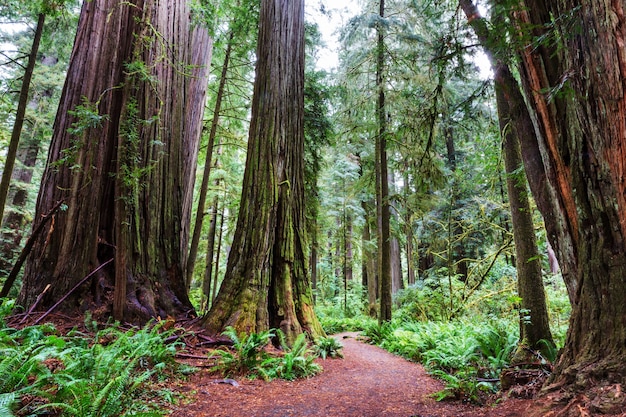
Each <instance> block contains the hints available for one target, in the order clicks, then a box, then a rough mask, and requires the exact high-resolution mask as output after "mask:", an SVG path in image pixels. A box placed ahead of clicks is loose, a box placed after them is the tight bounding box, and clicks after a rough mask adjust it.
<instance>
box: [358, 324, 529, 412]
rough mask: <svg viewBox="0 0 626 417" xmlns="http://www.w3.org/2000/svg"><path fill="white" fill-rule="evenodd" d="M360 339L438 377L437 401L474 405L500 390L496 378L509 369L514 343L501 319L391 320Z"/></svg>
mask: <svg viewBox="0 0 626 417" xmlns="http://www.w3.org/2000/svg"><path fill="white" fill-rule="evenodd" d="M364 335H365V336H367V337H369V338H370V339H371V341H372V342H373V343H375V344H377V345H379V346H380V347H382V348H384V349H386V350H388V351H390V352H392V353H395V354H398V355H400V356H403V357H405V358H407V359H410V360H413V361H416V362H421V363H422V364H424V366H426V368H427V369H428V370H429V372H431V373H432V374H433V375H435V376H437V377H439V378H440V379H442V380H443V381H444V382H445V384H446V387H445V388H444V389H443V390H442V391H440V392H438V393H437V394H436V398H437V399H438V400H442V399H447V398H454V399H462V400H466V401H471V402H476V403H480V402H482V399H483V397H485V395H487V394H490V393H493V392H496V391H497V390H498V384H499V380H498V376H499V374H500V371H501V370H502V369H504V368H505V367H507V366H508V365H509V363H510V360H511V358H512V355H513V353H514V351H515V348H516V347H517V340H518V336H517V334H516V328H515V326H514V325H512V324H511V323H509V322H507V321H504V320H499V321H498V320H493V321H490V322H477V321H472V322H470V321H468V320H454V321H449V322H441V321H440V322H436V321H431V322H402V321H398V320H395V321H392V322H389V323H385V324H383V325H382V326H378V325H374V326H371V327H370V328H368V329H366V330H365V331H364Z"/></svg>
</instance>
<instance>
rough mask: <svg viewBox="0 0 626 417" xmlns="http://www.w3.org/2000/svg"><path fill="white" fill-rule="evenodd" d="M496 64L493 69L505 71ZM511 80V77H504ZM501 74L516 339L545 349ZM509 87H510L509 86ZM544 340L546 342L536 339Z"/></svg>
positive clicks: (531, 232) (531, 235)
mask: <svg viewBox="0 0 626 417" xmlns="http://www.w3.org/2000/svg"><path fill="white" fill-rule="evenodd" d="M503 67H504V65H503V64H499V65H498V66H496V68H494V70H495V72H496V73H498V72H500V71H508V68H503ZM508 81H509V82H513V81H514V79H513V78H510V79H508ZM502 82H503V78H502V77H501V76H499V74H498V75H497V76H496V101H497V106H498V115H499V121H500V131H501V134H502V138H503V144H502V151H503V154H504V166H505V170H506V173H507V180H506V182H507V189H508V195H509V204H510V206H511V220H512V224H513V238H514V240H515V259H516V265H515V266H516V269H517V289H518V293H519V295H520V297H521V299H522V303H521V312H520V316H521V317H520V320H521V322H520V328H521V330H522V332H521V334H520V342H521V344H522V345H523V346H528V347H530V348H531V349H533V350H538V351H545V350H546V349H550V348H553V347H554V341H553V340H552V333H551V332H550V320H549V316H548V307H547V304H546V294H545V291H544V288H543V276H542V272H541V257H540V256H539V249H538V248H537V238H536V237H535V229H534V224H533V218H532V211H531V208H530V203H529V201H528V196H527V194H526V176H525V175H523V174H518V173H519V170H520V168H521V167H522V157H521V151H520V148H519V141H518V139H517V136H516V130H515V125H514V123H512V121H511V117H510V115H509V103H508V102H507V100H506V99H505V97H504V94H503V93H502V88H500V84H501V83H502ZM509 88H514V87H513V86H509ZM541 341H545V343H547V344H548V345H545V344H543V345H542V343H540V342H541Z"/></svg>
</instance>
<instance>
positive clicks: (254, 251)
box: [204, 0, 324, 343]
mask: <svg viewBox="0 0 626 417" xmlns="http://www.w3.org/2000/svg"><path fill="white" fill-rule="evenodd" d="M257 58H258V61H257V70H256V79H255V84H254V94H253V99H252V119H251V125H250V135H249V139H248V155H247V160H246V169H245V173H244V182H243V192H242V198H241V208H240V211H239V216H238V221H237V229H236V231H235V236H234V238H233V244H232V248H231V251H230V255H229V258H228V265H227V271H226V275H225V277H224V281H223V283H222V286H221V288H220V292H219V294H218V296H217V298H216V300H215V303H214V304H213V306H212V308H211V311H210V312H209V314H208V316H207V317H206V319H205V321H204V325H205V326H206V327H207V328H208V329H210V330H211V331H214V332H219V331H221V330H222V329H224V327H226V326H229V325H232V326H234V327H235V328H236V329H237V330H238V331H245V332H258V331H262V330H265V329H268V328H280V329H281V330H282V331H283V332H284V333H285V335H286V338H287V341H288V343H290V342H292V341H293V340H294V339H295V337H296V335H297V334H299V333H302V332H303V331H304V332H306V333H308V334H309V335H310V336H311V337H313V338H315V337H317V336H319V335H323V333H324V332H323V330H322V328H321V326H320V324H319V322H318V320H317V318H316V316H315V313H314V311H313V297H312V293H311V288H310V282H309V277H308V275H307V272H308V271H307V270H308V268H307V265H306V262H307V253H306V251H307V246H306V236H305V230H306V229H305V228H306V225H305V216H304V214H305V213H304V205H303V203H304V182H303V180H304V178H303V177H304V175H303V173H304V159H303V154H304V129H303V114H304V2H303V1H302V0H263V1H262V3H261V11H260V18H259V38H258V49H257Z"/></svg>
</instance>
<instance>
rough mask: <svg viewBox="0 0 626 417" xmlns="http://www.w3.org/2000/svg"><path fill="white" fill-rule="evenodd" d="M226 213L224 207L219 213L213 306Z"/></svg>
mask: <svg viewBox="0 0 626 417" xmlns="http://www.w3.org/2000/svg"><path fill="white" fill-rule="evenodd" d="M225 213H226V208H225V207H224V205H222V211H221V212H220V213H219V218H220V227H219V234H218V235H217V248H215V252H216V256H215V272H214V273H213V294H212V295H211V305H213V303H214V302H215V297H217V284H218V278H219V272H220V258H221V254H222V238H223V237H224V217H225Z"/></svg>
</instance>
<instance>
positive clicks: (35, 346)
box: [0, 318, 190, 417]
mask: <svg viewBox="0 0 626 417" xmlns="http://www.w3.org/2000/svg"><path fill="white" fill-rule="evenodd" d="M2 324H3V327H2V328H1V329H0V415H2V416H6V417H13V416H15V417H18V416H38V415H55V416H72V417H81V416H93V417H96V416H97V417H100V416H102V417H104V416H159V415H163V412H161V411H159V410H162V409H163V408H164V407H165V405H166V403H167V402H171V401H175V400H176V399H177V397H176V395H175V394H173V393H172V392H171V391H170V390H168V389H167V388H164V382H165V379H166V378H169V377H172V376H182V374H183V373H186V372H189V371H190V369H189V368H185V367H182V366H180V365H177V364H176V363H175V362H174V353H175V350H176V348H177V346H176V343H171V344H167V343H165V339H166V338H167V337H169V336H171V335H172V331H173V330H164V329H163V327H162V326H161V325H160V324H155V323H150V324H149V325H148V326H146V327H144V328H142V329H132V330H123V329H120V328H119V327H118V326H116V325H111V326H108V327H106V328H104V329H98V328H97V325H96V324H95V323H94V322H90V320H89V318H88V319H87V320H86V325H87V328H89V329H91V330H93V333H91V332H89V334H87V333H82V332H79V331H77V330H73V331H71V332H70V333H68V334H67V335H62V334H60V332H58V331H57V329H56V328H55V326H53V325H52V324H42V325H36V326H30V327H26V328H23V329H14V328H9V327H7V326H6V325H4V322H2Z"/></svg>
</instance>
